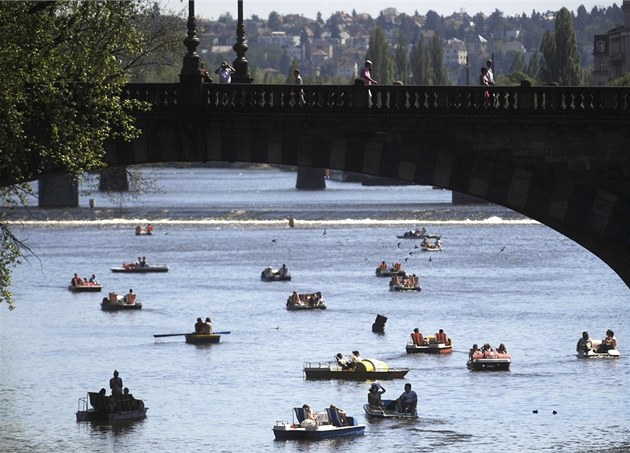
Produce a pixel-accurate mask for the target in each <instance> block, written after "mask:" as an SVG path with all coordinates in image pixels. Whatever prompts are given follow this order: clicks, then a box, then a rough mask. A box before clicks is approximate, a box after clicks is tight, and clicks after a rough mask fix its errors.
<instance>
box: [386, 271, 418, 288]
mask: <svg viewBox="0 0 630 453" xmlns="http://www.w3.org/2000/svg"><path fill="white" fill-rule="evenodd" d="M389 286H402V287H403V288H417V287H418V286H420V279H419V278H418V276H417V275H416V274H411V275H392V279H391V280H390V282H389Z"/></svg>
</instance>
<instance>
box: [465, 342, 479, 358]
mask: <svg viewBox="0 0 630 453" xmlns="http://www.w3.org/2000/svg"><path fill="white" fill-rule="evenodd" d="M478 352H481V351H480V350H479V346H477V343H475V344H473V345H472V348H470V350H469V351H468V358H469V359H470V360H472V358H473V356H474V355H475V354H476V353H478Z"/></svg>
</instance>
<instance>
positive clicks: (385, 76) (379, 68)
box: [365, 27, 394, 85]
mask: <svg viewBox="0 0 630 453" xmlns="http://www.w3.org/2000/svg"><path fill="white" fill-rule="evenodd" d="M365 59H366V60H371V61H372V67H373V69H372V78H373V79H375V80H377V81H378V83H380V84H383V85H386V84H391V83H392V82H393V77H394V59H393V58H392V55H391V52H390V50H389V41H388V40H387V38H386V37H385V32H384V31H383V29H382V28H381V27H376V28H374V30H373V31H372V33H371V34H370V41H369V48H368V51H367V53H366V55H365Z"/></svg>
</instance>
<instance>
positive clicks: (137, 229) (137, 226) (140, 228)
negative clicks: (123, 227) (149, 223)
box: [136, 224, 142, 235]
mask: <svg viewBox="0 0 630 453" xmlns="http://www.w3.org/2000/svg"><path fill="white" fill-rule="evenodd" d="M136 234H138V235H140V234H142V227H141V226H140V224H138V225H136Z"/></svg>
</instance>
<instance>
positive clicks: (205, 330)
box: [195, 317, 212, 335]
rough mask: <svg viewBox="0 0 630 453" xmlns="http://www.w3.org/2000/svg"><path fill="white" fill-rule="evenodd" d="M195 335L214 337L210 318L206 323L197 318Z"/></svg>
mask: <svg viewBox="0 0 630 453" xmlns="http://www.w3.org/2000/svg"><path fill="white" fill-rule="evenodd" d="M195 334H196V335H212V321H211V320H210V318H209V317H208V318H206V320H205V322H204V321H202V320H201V318H197V322H196V323H195Z"/></svg>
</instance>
